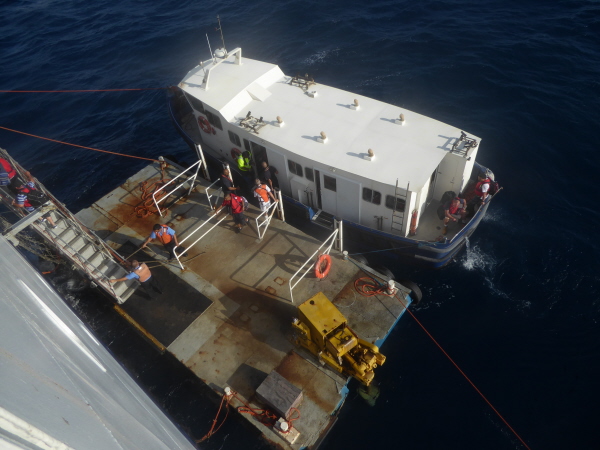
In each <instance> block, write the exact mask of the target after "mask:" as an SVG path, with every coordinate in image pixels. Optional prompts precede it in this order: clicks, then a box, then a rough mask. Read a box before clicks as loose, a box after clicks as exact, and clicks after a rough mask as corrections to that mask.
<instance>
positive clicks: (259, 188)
mask: <svg viewBox="0 0 600 450" xmlns="http://www.w3.org/2000/svg"><path fill="white" fill-rule="evenodd" d="M254 196H255V197H256V198H257V199H258V203H259V204H260V210H261V211H266V210H267V209H269V206H271V200H270V199H269V197H271V199H273V201H274V202H277V199H276V198H275V197H274V196H273V193H272V192H271V189H270V188H269V186H267V185H266V184H262V183H261V182H260V179H259V178H257V179H256V180H255V182H254Z"/></svg>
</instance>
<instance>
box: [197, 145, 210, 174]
mask: <svg viewBox="0 0 600 450" xmlns="http://www.w3.org/2000/svg"><path fill="white" fill-rule="evenodd" d="M196 153H197V154H198V157H199V158H200V160H201V161H202V173H203V174H204V178H205V179H207V180H208V181H210V175H209V173H208V166H207V165H206V159H204V152H203V151H202V147H201V146H200V144H196Z"/></svg>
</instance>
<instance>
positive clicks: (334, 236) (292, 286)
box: [288, 229, 339, 303]
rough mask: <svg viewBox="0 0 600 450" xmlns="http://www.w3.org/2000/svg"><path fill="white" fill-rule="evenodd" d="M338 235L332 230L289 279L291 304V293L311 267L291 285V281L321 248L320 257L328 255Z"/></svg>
mask: <svg viewBox="0 0 600 450" xmlns="http://www.w3.org/2000/svg"><path fill="white" fill-rule="evenodd" d="M338 233H339V229H336V230H334V232H333V233H331V235H330V236H329V237H328V238H327V239H325V241H324V242H323V243H322V244H321V246H320V247H319V248H318V249H317V250H316V251H315V252H314V253H313V254H312V255H310V257H309V258H308V259H307V260H306V261H304V264H302V266H301V267H300V268H299V269H298V270H297V271H296V273H294V275H292V276H291V277H290V281H289V282H288V285H289V287H290V299H291V301H292V303H294V293H293V290H294V288H295V287H296V286H297V285H298V283H299V282H300V281H301V280H302V278H304V277H305V276H306V274H307V273H308V272H309V271H310V269H312V265H310V266H308V268H307V269H306V271H305V272H304V273H303V274H302V275H301V276H300V277H299V278H298V279H297V280H296V281H295V282H294V283H292V280H293V279H294V278H295V277H296V276H297V275H298V274H299V273H300V272H301V271H302V269H304V267H306V265H307V264H308V263H309V262H311V261H312V260H313V258H314V257H315V256H316V255H317V254H318V253H319V251H320V250H321V249H322V248H323V247H326V248H325V250H323V251H322V252H321V254H322V255H328V254H329V252H330V251H331V247H333V244H334V243H335V240H336V237H337V235H338ZM328 242H329V244H327V243H328ZM315 264H316V262H315Z"/></svg>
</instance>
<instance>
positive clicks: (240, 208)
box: [231, 194, 244, 214]
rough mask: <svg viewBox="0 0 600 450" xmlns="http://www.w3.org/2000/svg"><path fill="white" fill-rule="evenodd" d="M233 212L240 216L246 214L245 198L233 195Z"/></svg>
mask: <svg viewBox="0 0 600 450" xmlns="http://www.w3.org/2000/svg"><path fill="white" fill-rule="evenodd" d="M231 212H232V213H233V214H240V213H242V212H244V197H239V196H237V195H235V194H231Z"/></svg>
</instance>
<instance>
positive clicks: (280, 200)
mask: <svg viewBox="0 0 600 450" xmlns="http://www.w3.org/2000/svg"><path fill="white" fill-rule="evenodd" d="M275 195H277V198H278V199H279V202H278V207H277V211H278V212H279V218H280V219H281V221H282V222H285V213H284V212H283V197H282V196H281V191H280V190H279V189H277V190H276V191H275Z"/></svg>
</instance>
